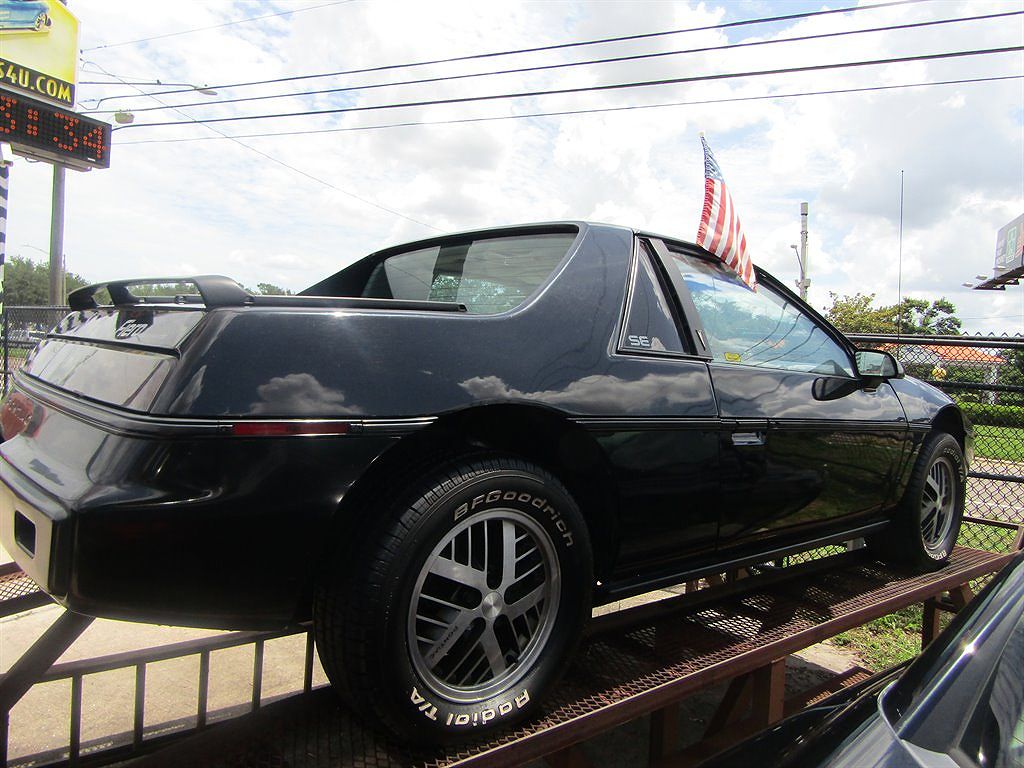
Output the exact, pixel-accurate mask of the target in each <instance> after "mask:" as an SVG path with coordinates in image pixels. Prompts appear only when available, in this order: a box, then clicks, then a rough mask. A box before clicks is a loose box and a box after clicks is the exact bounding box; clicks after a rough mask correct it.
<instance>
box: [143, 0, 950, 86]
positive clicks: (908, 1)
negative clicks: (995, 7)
mask: <svg viewBox="0 0 1024 768" xmlns="http://www.w3.org/2000/svg"><path fill="white" fill-rule="evenodd" d="M933 1H934V0H892V1H891V2H885V3H874V4H872V5H852V6H847V7H845V8H835V9H831V10H824V11H806V12H804V13H788V14H784V15H781V16H762V17H760V18H756V19H743V20H741V21H730V22H725V23H723V24H708V25H705V26H701V27H687V28H685V29H670V30H665V31H661V32H644V33H641V34H636V35H622V36H620V37H602V38H597V39H594V40H578V41H575V42H571V43H557V44H554V45H542V46H537V47H534V48H516V49H513V50H508V51H491V52H489V53H474V54H470V55H467V56H453V57H450V58H446V59H428V60H424V61H412V62H406V63H404V64H383V65H380V66H376V67H364V68H362V69H342V70H337V71H335V72H320V73H317V74H312V75H291V76H289V77H275V78H271V79H269V80H250V81H245V82H239V83H221V84H219V85H216V84H215V85H211V86H209V87H210V88H213V89H217V90H220V89H227V88H247V87H250V86H254V85H269V84H271V83H285V82H293V81H296V80H313V79H316V78H321V77H337V76H339V75H361V74H365V73H367V72H384V71H386V70H393V69H408V68H410V67H423V66H427V65H431V64H451V63H453V62H459V61H473V60H475V59H492V58H496V57H498V56H515V55H519V54H524V53H539V52H542V51H555V50H564V49H567V48H580V47H583V46H587V45H604V44H605V43H621V42H628V41H633V40H650V39H652V38H656V37H668V36H669V35H682V34H686V33H688V32H706V31H708V30H714V29H734V28H736V27H744V26H750V25H754V24H769V23H772V22H778V21H793V20H796V19H808V18H812V17H817V16H829V15H832V14H836V13H855V12H857V11H870V10H874V9H876V8H890V7H892V6H897V5H916V4H917V3H926V2H933ZM190 90H191V89H190V88H182V89H180V90H177V91H161V92H159V93H157V94H156V95H157V96H167V95H169V94H174V93H188V91H190ZM143 95H146V96H148V95H149V94H143Z"/></svg>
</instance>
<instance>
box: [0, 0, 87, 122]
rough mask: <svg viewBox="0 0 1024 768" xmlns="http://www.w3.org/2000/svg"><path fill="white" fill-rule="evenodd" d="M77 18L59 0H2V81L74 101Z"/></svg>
mask: <svg viewBox="0 0 1024 768" xmlns="http://www.w3.org/2000/svg"><path fill="white" fill-rule="evenodd" d="M77 65H78V19H76V18H75V17H74V16H73V15H72V14H71V12H70V11H69V10H68V9H67V8H65V7H64V5H63V4H62V3H61V2H60V0H0V86H3V87H5V88H8V89H10V90H15V91H20V92H23V93H29V94H32V95H33V96H36V97H37V98H40V99H43V100H45V101H49V102H52V103H54V104H63V105H66V106H69V107H70V106H74V103H75V73H76V71H77Z"/></svg>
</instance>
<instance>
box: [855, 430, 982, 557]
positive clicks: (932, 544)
mask: <svg viewBox="0 0 1024 768" xmlns="http://www.w3.org/2000/svg"><path fill="white" fill-rule="evenodd" d="M965 477H966V466H965V464H964V455H963V451H962V450H961V448H960V443H959V442H957V440H956V438H955V437H953V436H952V435H950V434H947V433H944V432H935V433H933V434H931V435H929V436H928V438H927V439H926V440H925V442H924V445H922V446H921V452H920V454H919V455H918V458H917V463H916V464H915V465H914V470H913V472H912V474H911V477H910V482H909V483H908V485H907V489H906V491H905V493H904V496H903V501H902V502H901V504H900V508H899V510H898V512H897V515H896V517H895V518H894V520H893V524H892V526H891V527H890V528H889V529H887V530H885V531H883V532H882V533H880V534H878V535H876V536H874V537H872V538H870V539H868V545H869V546H870V547H871V549H872V550H873V551H874V552H875V553H876V554H877V555H878V556H879V557H880V558H881V559H883V560H885V561H887V562H891V563H896V564H901V565H910V566H913V567H915V568H918V569H923V570H934V569H936V568H940V567H942V566H943V565H944V564H945V563H946V561H947V560H948V559H949V555H950V553H951V552H952V551H953V547H954V546H955V545H956V540H957V536H958V535H959V534H960V523H961V520H962V518H963V512H964V491H965V487H966V483H965Z"/></svg>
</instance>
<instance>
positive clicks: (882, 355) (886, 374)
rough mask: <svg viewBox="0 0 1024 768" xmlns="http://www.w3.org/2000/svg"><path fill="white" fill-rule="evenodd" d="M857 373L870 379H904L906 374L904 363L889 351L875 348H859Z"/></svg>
mask: <svg viewBox="0 0 1024 768" xmlns="http://www.w3.org/2000/svg"><path fill="white" fill-rule="evenodd" d="M856 359H857V373H859V374H860V375H861V376H863V377H864V378H869V379H882V380H883V381H884V380H886V379H902V378H903V377H904V376H905V375H906V374H905V373H904V371H903V364H902V363H900V361H899V360H897V359H896V358H895V357H893V356H892V355H890V354H889V353H888V352H879V351H878V350H874V349H858V350H857V354H856Z"/></svg>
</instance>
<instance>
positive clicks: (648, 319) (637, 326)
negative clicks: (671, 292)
mask: <svg viewBox="0 0 1024 768" xmlns="http://www.w3.org/2000/svg"><path fill="white" fill-rule="evenodd" d="M633 269H634V273H633V292H632V294H631V295H630V297H629V306H628V307H626V323H625V326H624V328H623V333H622V339H621V340H620V342H619V349H628V350H630V351H635V352H683V351H684V350H683V344H682V342H681V341H680V340H679V330H678V329H677V328H676V322H675V318H674V317H673V315H672V307H671V306H670V305H669V303H668V300H667V299H666V298H665V292H664V291H663V290H662V287H661V284H660V282H659V280H658V275H657V273H656V272H655V271H654V267H653V265H652V264H651V259H650V257H649V256H648V254H647V252H646V251H645V250H644V249H642V248H641V249H640V252H639V254H638V256H637V259H636V263H635V264H634V267H633Z"/></svg>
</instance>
